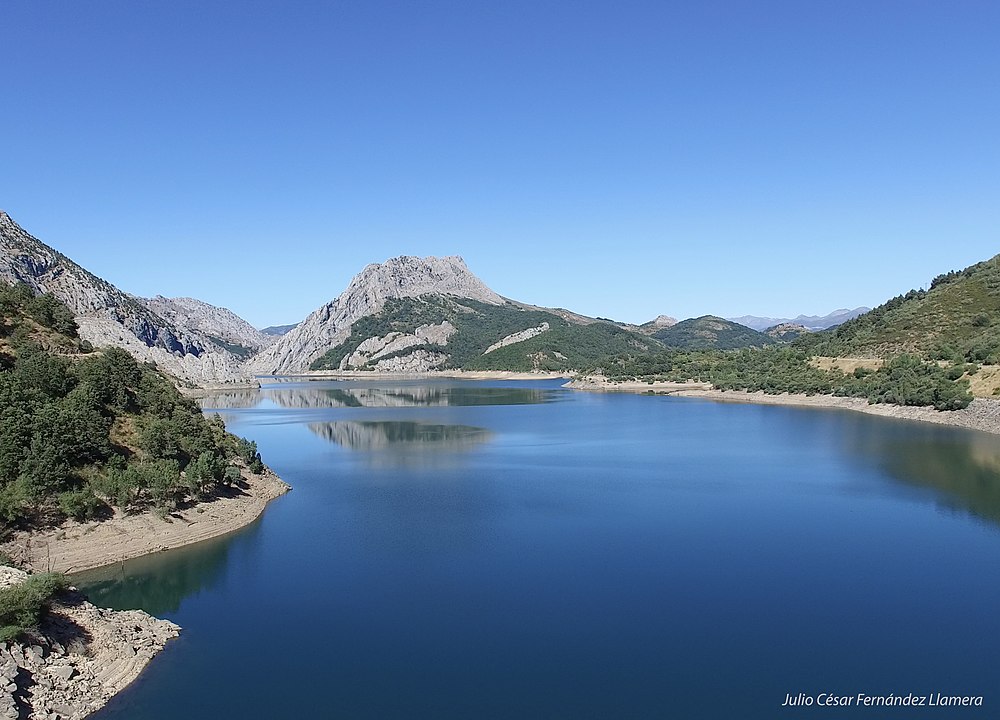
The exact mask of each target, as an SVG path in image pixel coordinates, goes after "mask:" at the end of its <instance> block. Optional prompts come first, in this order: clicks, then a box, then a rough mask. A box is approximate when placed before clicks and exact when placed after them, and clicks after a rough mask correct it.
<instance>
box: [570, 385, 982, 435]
mask: <svg viewBox="0 0 1000 720" xmlns="http://www.w3.org/2000/svg"><path fill="white" fill-rule="evenodd" d="M565 387H568V388H571V389H574V390H585V391H589V392H633V393H654V394H657V395H673V396H676V397H689V398H702V399H705V400H715V401H718V402H740V403H755V404H758V405H792V406H796V407H813V408H833V409H838V410H854V411H855V412H863V413H868V414H869V415H881V416H883V417H892V418H899V419H903V420H919V421H921V422H930V423H936V424H938V425H953V426H955V427H963V428H968V429H970V430H981V431H983V432H988V433H993V434H995V435H1000V399H995V398H976V399H975V400H973V401H972V403H971V404H970V405H969V407H967V408H965V409H964V410H952V411H946V412H940V411H938V410H935V409H934V408H930V407H910V406H902V405H869V404H868V401H867V400H865V399H863V398H848V397H835V396H833V395H789V394H787V393H785V394H782V395H768V394H767V393H764V392H745V391H741V390H725V391H723V390H713V389H712V387H711V385H709V384H708V383H670V382H658V383H652V384H650V383H644V382H631V383H611V382H608V381H606V380H603V379H600V378H586V379H583V380H574V381H573V382H569V383H567V384H566V385H565Z"/></svg>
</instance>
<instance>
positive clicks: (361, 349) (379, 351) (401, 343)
mask: <svg viewBox="0 0 1000 720" xmlns="http://www.w3.org/2000/svg"><path fill="white" fill-rule="evenodd" d="M455 330H456V328H455V326H454V325H452V324H451V323H450V322H448V321H447V320H445V321H444V322H442V323H439V324H437V325H421V326H420V327H418V328H417V329H416V330H414V331H413V333H410V334H404V333H400V332H392V333H389V334H388V335H386V336H384V337H370V338H368V339H367V340H365V341H364V342H362V343H361V344H360V345H358V349H357V350H355V351H354V352H353V353H351V354H350V355H349V356H347V357H345V358H344V359H343V360H341V361H340V369H341V370H353V369H355V368H359V367H362V366H364V365H368V364H370V363H377V362H378V361H379V360H380V359H381V358H384V357H385V356H386V355H391V354H393V353H398V352H400V351H402V350H406V349H407V348H411V347H414V346H417V345H441V346H444V345H447V344H448V338H449V337H451V336H452V335H453V334H454V333H455ZM410 354H411V355H414V354H415V353H410ZM435 354H436V353H435ZM389 359H392V358H389ZM379 364H383V363H379ZM438 364H440V362H436V363H435V365H438Z"/></svg>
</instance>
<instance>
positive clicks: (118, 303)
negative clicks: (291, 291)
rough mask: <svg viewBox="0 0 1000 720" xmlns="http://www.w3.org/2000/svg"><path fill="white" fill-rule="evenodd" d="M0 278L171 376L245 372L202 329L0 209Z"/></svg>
mask: <svg viewBox="0 0 1000 720" xmlns="http://www.w3.org/2000/svg"><path fill="white" fill-rule="evenodd" d="M0 280H4V281H6V282H9V283H17V282H23V283H26V284H27V285H29V286H30V287H31V288H32V289H34V290H35V291H36V292H46V293H51V294H52V295H54V296H55V297H56V298H58V299H59V300H61V301H62V302H63V303H65V304H66V305H67V306H68V307H69V309H70V310H71V311H72V312H73V314H74V316H75V317H76V320H77V323H78V324H79V326H80V337H81V338H82V339H84V340H88V341H90V342H91V343H92V344H93V345H94V346H96V347H101V346H107V345H114V346H117V347H122V348H125V349H126V350H128V351H129V352H130V353H132V354H133V355H134V356H135V357H137V358H138V359H140V360H142V361H146V362H153V363H156V365H157V366H158V367H159V368H160V369H162V370H164V371H166V372H168V373H170V374H171V375H174V376H175V377H178V378H182V379H184V380H189V381H194V382H206V381H211V382H220V381H227V380H236V379H240V378H243V377H244V373H243V371H242V369H241V368H240V358H238V357H237V356H236V355H234V354H233V353H231V352H230V351H229V350H227V349H226V348H225V347H223V346H222V345H220V344H219V343H218V342H217V341H215V340H213V339H212V338H210V337H208V336H207V335H206V334H204V333H202V332H200V331H198V330H196V329H194V328H188V327H184V326H183V325H180V324H175V323H172V322H169V321H168V320H166V319H164V318H163V317H161V316H160V315H159V314H157V313H156V312H155V311H153V310H152V309H150V307H148V306H147V305H146V302H145V301H144V300H143V299H141V298H136V297H133V296H131V295H129V294H127V293H124V292H122V291H121V290H119V289H118V288H117V287H115V286H114V285H112V284H111V283H109V282H107V281H106V280H102V279H101V278H99V277H97V276H96V275H94V274H93V273H91V272H89V271H87V270H85V269H84V268H82V267H80V266H79V265H77V264H76V263H75V262H73V261H72V260H70V259H69V258H68V257H66V256H65V255H63V254H62V253H59V252H57V251H55V250H53V249H52V248H51V247H49V246H48V245H45V244H44V243H42V242H41V241H40V240H38V239H37V238H35V237H33V236H31V235H30V234H28V233H27V232H26V231H25V230H23V229H22V228H21V227H20V226H19V225H18V224H17V223H15V222H14V221H13V219H11V217H10V215H8V214H7V213H5V212H3V211H0Z"/></svg>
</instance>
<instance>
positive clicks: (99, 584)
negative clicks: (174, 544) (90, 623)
mask: <svg viewBox="0 0 1000 720" xmlns="http://www.w3.org/2000/svg"><path fill="white" fill-rule="evenodd" d="M259 529H260V524H259V523H253V524H252V525H250V526H249V527H247V528H246V529H245V530H243V531H241V532H240V533H239V535H240V538H241V539H246V538H250V537H252V536H254V535H256V534H257V533H258V532H259ZM233 540H234V537H233V536H232V535H227V536H224V537H221V538H216V539H212V540H206V541H204V542H200V543H197V544H195V545H189V546H186V547H180V548H176V549H174V550H170V551H168V552H164V553H156V554H153V555H146V556H143V557H138V558H134V559H132V560H126V561H125V562H124V563H116V564H115V565H108V566H106V567H103V568H97V569H95V570H88V571H86V572H82V573H78V574H74V575H73V578H72V579H73V583H74V584H75V585H76V586H77V587H78V588H80V590H81V591H82V592H83V593H84V594H85V595H86V596H87V597H88V598H89V599H90V601H91V602H93V603H94V604H95V605H97V606H98V607H114V608H117V609H120V610H124V609H141V610H145V611H146V612H148V613H150V614H151V615H156V616H159V617H163V616H164V615H171V614H175V613H177V612H178V610H180V606H181V603H182V602H183V600H184V599H185V598H188V597H191V596H192V595H195V594H197V593H199V592H201V591H203V590H207V589H210V588H211V587H212V586H213V585H214V584H215V583H216V582H218V580H219V579H220V578H221V577H222V575H223V573H224V571H225V568H226V563H227V560H228V559H229V555H230V552H231V549H232V545H233Z"/></svg>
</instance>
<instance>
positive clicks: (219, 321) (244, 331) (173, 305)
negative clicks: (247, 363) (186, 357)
mask: <svg viewBox="0 0 1000 720" xmlns="http://www.w3.org/2000/svg"><path fill="white" fill-rule="evenodd" d="M144 302H145V304H146V307H148V308H149V309H150V310H152V311H153V312H155V313H156V314H157V315H159V316H160V317H161V318H163V319H164V320H166V321H167V322H169V323H171V324H173V325H175V326H177V327H182V328H185V329H187V330H193V331H195V332H199V333H201V334H203V335H209V336H211V337H214V338H219V339H220V340H224V341H225V342H227V343H229V344H230V345H234V346H240V347H244V348H246V349H247V350H249V351H251V352H257V351H258V350H261V349H263V348H265V347H267V346H268V345H271V344H273V343H274V342H276V341H277V339H278V338H277V336H275V335H266V334H264V333H263V332H261V331H260V330H258V329H257V328H255V327H253V326H252V325H251V324H250V323H248V322H247V321H246V320H244V319H243V318H241V317H240V316H238V315H237V314H236V313H234V312H233V311H231V310H227V309H226V308H221V307H216V306H215V305H209V304H208V303H206V302H202V301H201V300H195V299H194V298H188V297H180V298H165V297H163V296H162V295H157V296H156V297H153V298H149V299H148V300H145V301H144Z"/></svg>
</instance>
